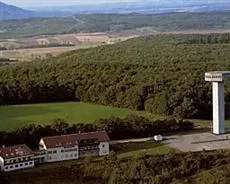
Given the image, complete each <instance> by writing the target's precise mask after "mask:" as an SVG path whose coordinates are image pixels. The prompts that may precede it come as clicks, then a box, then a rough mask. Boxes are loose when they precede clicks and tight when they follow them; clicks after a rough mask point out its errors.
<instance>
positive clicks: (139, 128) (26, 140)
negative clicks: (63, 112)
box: [0, 116, 194, 149]
mask: <svg viewBox="0 0 230 184" xmlns="http://www.w3.org/2000/svg"><path fill="white" fill-rule="evenodd" d="M193 128H194V124H193V123H192V122H190V121H181V120H180V121H177V120H175V119H165V120H155V121H151V120H149V119H147V118H144V117H139V116H128V117H126V118H123V119H122V118H117V117H111V118H107V119H100V120H97V121H95V122H94V123H91V124H83V123H79V124H72V125H71V124H69V123H68V122H66V121H65V120H62V119H57V120H54V121H53V123H52V124H51V125H44V126H42V125H34V124H31V125H28V126H25V127H22V128H19V129H17V130H15V131H12V132H0V146H3V145H5V146H10V145H15V144H27V145H28V146H29V147H31V148H32V149H35V148H38V144H39V141H40V139H41V138H42V137H45V136H54V135H63V134H74V133H79V132H92V131H98V130H105V131H106V132H107V133H108V135H109V137H110V139H112V140H119V139H128V138H139V137H150V136H154V135H156V134H167V133H173V132H179V131H187V130H193Z"/></svg>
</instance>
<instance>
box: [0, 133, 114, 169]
mask: <svg viewBox="0 0 230 184" xmlns="http://www.w3.org/2000/svg"><path fill="white" fill-rule="evenodd" d="M109 141H110V139H109V137H108V134H107V133H106V131H97V132H89V133H79V134H71V135H60V136H51V137H43V138H41V140H40V142H39V151H34V152H33V151H32V150H30V148H28V147H27V146H26V145H25V144H23V145H16V146H10V147H4V148H0V170H2V171H5V172H8V171H15V170H20V169H25V168H31V167H34V166H35V165H38V164H42V163H46V162H57V161H64V160H74V159H78V158H81V157H84V156H86V155H92V156H104V155H108V154H109Z"/></svg>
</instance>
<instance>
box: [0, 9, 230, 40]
mask: <svg viewBox="0 0 230 184" xmlns="http://www.w3.org/2000/svg"><path fill="white" fill-rule="evenodd" d="M229 20H230V12H207V13H169V14H159V15H151V14H125V15H118V14H95V15H75V16H72V17H65V18H30V19H24V20H5V21H0V30H3V31H2V32H1V33H0V38H15V37H17V38H18V37H29V36H36V35H43V34H46V35H47V34H48V35H49V34H63V33H79V32H118V31H123V30H136V29H138V28H147V29H148V30H150V32H151V31H152V32H155V31H159V32H162V31H166V32H167V31H183V30H210V29H211V30H213V29H214V30H220V29H229V28H230V21H229Z"/></svg>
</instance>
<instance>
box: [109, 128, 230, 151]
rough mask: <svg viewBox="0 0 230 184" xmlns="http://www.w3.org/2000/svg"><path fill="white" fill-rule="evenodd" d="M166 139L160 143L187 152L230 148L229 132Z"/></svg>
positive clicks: (126, 141)
mask: <svg viewBox="0 0 230 184" xmlns="http://www.w3.org/2000/svg"><path fill="white" fill-rule="evenodd" d="M164 138H165V139H166V140H164V141H162V143H164V144H167V145H168V146H170V147H172V148H175V149H177V150H180V151H183V152H188V151H202V150H203V149H205V150H216V149H230V134H224V135H214V134H212V133H209V132H205V133H196V134H194V133H193V134H186V135H173V136H165V137H164ZM149 140H153V138H152V137H148V138H140V139H127V140H116V141H111V143H110V144H122V143H131V142H136V143H138V142H145V141H149Z"/></svg>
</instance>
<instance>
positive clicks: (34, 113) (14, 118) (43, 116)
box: [0, 102, 164, 131]
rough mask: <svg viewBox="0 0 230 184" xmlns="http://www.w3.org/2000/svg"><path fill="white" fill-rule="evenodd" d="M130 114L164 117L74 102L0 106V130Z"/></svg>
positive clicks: (78, 121)
mask: <svg viewBox="0 0 230 184" xmlns="http://www.w3.org/2000/svg"><path fill="white" fill-rule="evenodd" d="M132 114H134V115H140V116H145V117H149V118H152V119H154V118H155V119H159V118H164V117H159V116H154V115H152V114H150V113H147V112H138V111H134V110H130V109H122V108H115V107H108V106H101V105H94V104H87V103H75V102H69V103H50V104H32V105H13V106H0V117H1V120H0V131H11V130H13V129H15V128H18V127H22V126H24V125H27V124H31V123H35V124H49V123H51V122H52V121H53V120H54V119H58V118H61V119H65V120H67V121H68V122H70V123H92V122H94V121H95V120H97V119H100V118H108V117H111V116H117V117H126V116H128V115H132Z"/></svg>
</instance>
